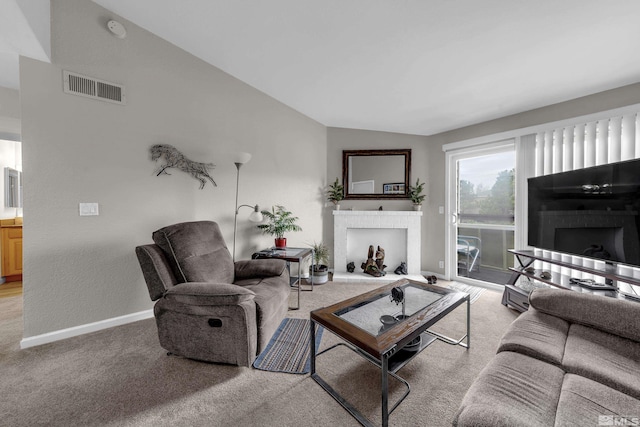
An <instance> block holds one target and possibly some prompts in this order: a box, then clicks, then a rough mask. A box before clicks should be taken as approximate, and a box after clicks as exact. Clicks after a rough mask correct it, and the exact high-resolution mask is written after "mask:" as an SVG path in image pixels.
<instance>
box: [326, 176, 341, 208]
mask: <svg viewBox="0 0 640 427" xmlns="http://www.w3.org/2000/svg"><path fill="white" fill-rule="evenodd" d="M327 199H328V200H329V201H330V202H332V203H333V204H334V205H337V204H338V203H339V202H340V200H342V199H344V185H342V184H340V181H338V178H336V180H335V182H334V183H333V184H330V185H329V190H327Z"/></svg>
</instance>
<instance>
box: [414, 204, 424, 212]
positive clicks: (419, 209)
mask: <svg viewBox="0 0 640 427" xmlns="http://www.w3.org/2000/svg"><path fill="white" fill-rule="evenodd" d="M413 210H414V211H421V210H422V205H413Z"/></svg>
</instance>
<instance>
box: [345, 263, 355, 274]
mask: <svg viewBox="0 0 640 427" xmlns="http://www.w3.org/2000/svg"><path fill="white" fill-rule="evenodd" d="M347 271H348V272H349V273H353V272H354V271H356V264H355V263H354V262H353V261H351V262H350V263H349V264H347Z"/></svg>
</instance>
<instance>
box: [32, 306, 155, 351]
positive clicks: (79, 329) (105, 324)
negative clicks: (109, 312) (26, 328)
mask: <svg viewBox="0 0 640 427" xmlns="http://www.w3.org/2000/svg"><path fill="white" fill-rule="evenodd" d="M152 317H153V309H150V310H145V311H139V312H137V313H131V314H125V315H124V316H119V317H112V318H111V319H105V320H101V321H99V322H93V323H87V324H86V325H80V326H74V327H72V328H67V329H61V330H59V331H53V332H47V333H46V334H42V335H36V336H33V337H27V338H23V339H22V341H20V348H29V347H35V346H38V345H42V344H48V343H51V342H55V341H60V340H64V339H67V338H71V337H77V336H78V335H84V334H88V333H91V332H97V331H101V330H103V329H108V328H113V327H114V326H120V325H126V324H127V323H132V322H137V321H138V320H144V319H149V318H152Z"/></svg>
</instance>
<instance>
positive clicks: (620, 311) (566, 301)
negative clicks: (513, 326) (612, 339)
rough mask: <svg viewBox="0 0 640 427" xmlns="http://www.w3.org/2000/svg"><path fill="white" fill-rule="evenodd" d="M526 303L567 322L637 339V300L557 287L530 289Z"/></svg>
mask: <svg viewBox="0 0 640 427" xmlns="http://www.w3.org/2000/svg"><path fill="white" fill-rule="evenodd" d="M529 303H530V304H531V306H532V307H534V308H535V309H536V310H538V311H541V312H543V313H546V314H550V315H552V316H556V317H559V318H561V319H564V320H566V321H568V322H570V323H579V324H582V325H586V326H591V327H593V328H596V329H600V330H603V331H605V332H609V333H611V334H615V335H619V336H621V337H624V338H629V339H631V340H634V341H639V342H640V304H638V303H637V302H632V301H625V300H620V299H617V298H605V297H602V296H600V295H593V294H583V293H580V292H568V291H566V290H559V289H534V290H533V291H532V292H531V294H530V295H529ZM621 319H623V321H621Z"/></svg>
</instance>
